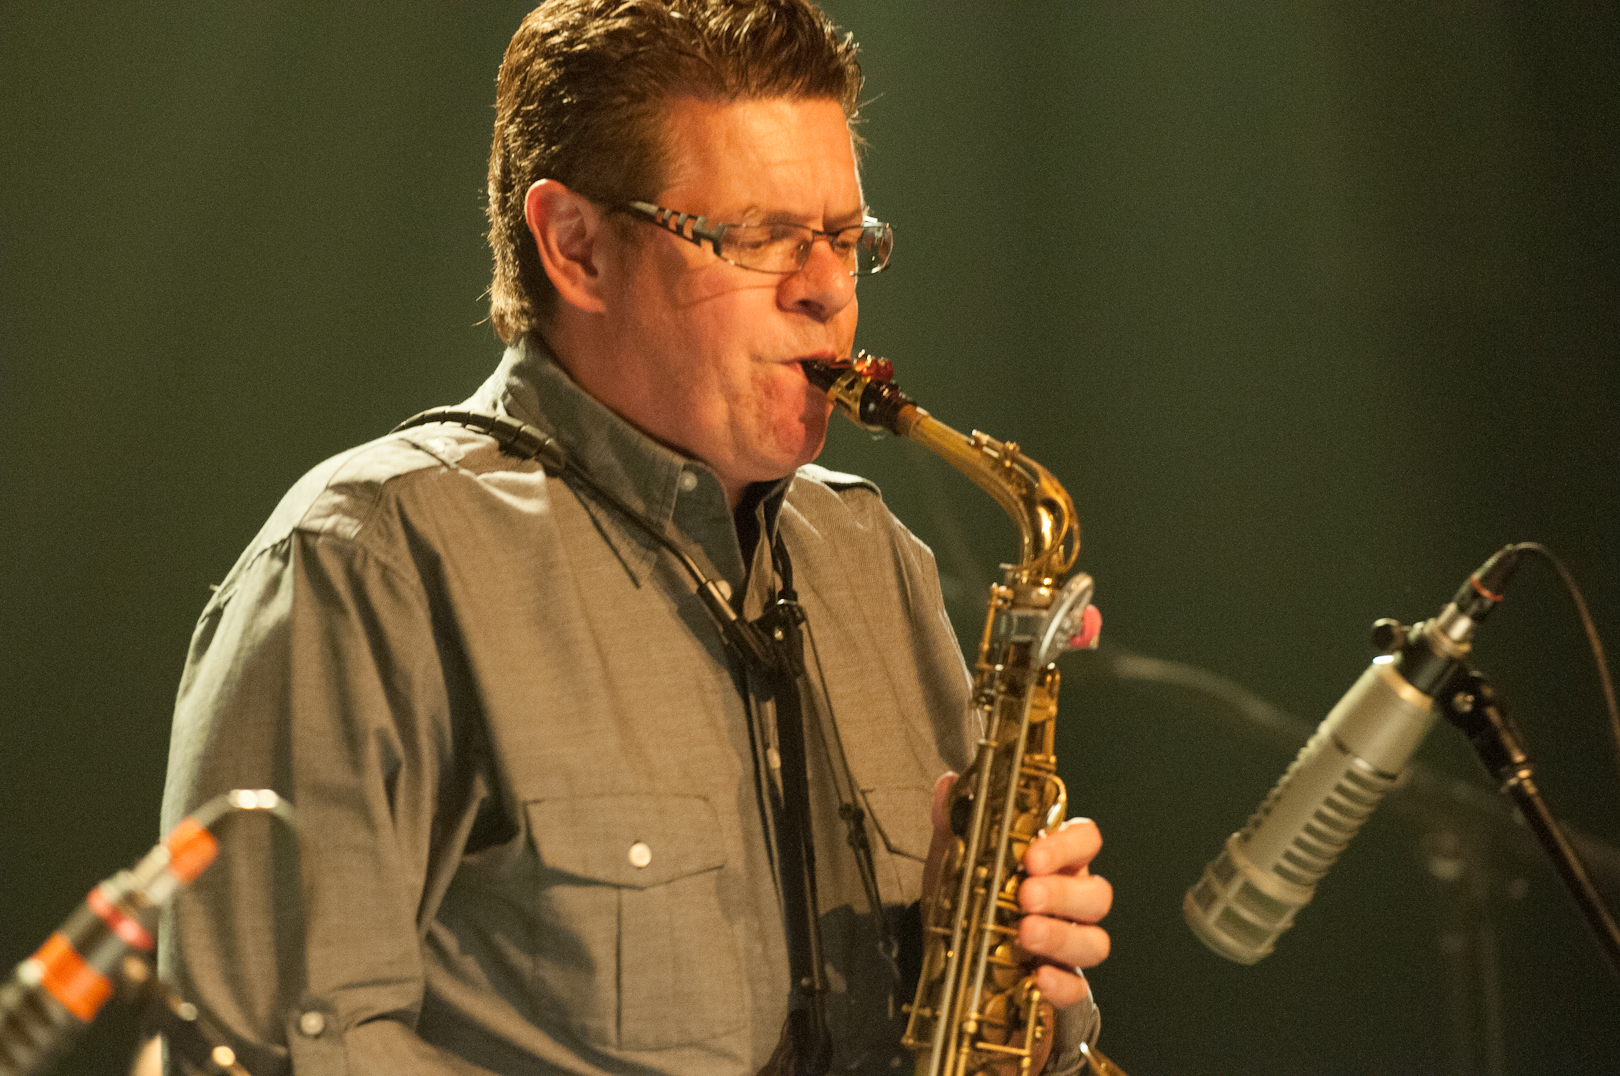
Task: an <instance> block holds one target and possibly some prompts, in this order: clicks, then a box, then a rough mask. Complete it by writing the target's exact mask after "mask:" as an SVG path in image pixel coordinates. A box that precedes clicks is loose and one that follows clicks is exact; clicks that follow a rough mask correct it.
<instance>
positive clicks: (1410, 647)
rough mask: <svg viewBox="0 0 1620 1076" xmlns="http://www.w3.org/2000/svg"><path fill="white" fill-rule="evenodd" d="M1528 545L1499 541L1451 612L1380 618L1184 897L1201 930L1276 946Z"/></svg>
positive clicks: (1209, 941) (1419, 730)
mask: <svg viewBox="0 0 1620 1076" xmlns="http://www.w3.org/2000/svg"><path fill="white" fill-rule="evenodd" d="M1520 555H1521V551H1520V548H1519V547H1518V546H1514V545H1509V546H1505V547H1503V548H1502V549H1500V550H1498V551H1497V552H1496V553H1495V554H1494V555H1493V556H1492V557H1491V558H1490V559H1489V560H1487V561H1486V562H1485V563H1484V564H1483V565H1481V566H1480V569H1479V570H1478V571H1476V572H1474V573H1473V574H1471V575H1470V576H1469V577H1468V579H1467V580H1466V581H1465V582H1464V583H1463V584H1462V586H1461V587H1459V588H1458V589H1457V593H1456V595H1455V596H1453V597H1452V599H1451V601H1450V603H1449V604H1447V605H1446V607H1445V608H1444V609H1443V610H1441V612H1440V615H1439V616H1437V617H1435V618H1434V619H1433V620H1431V621H1428V622H1426V623H1422V624H1417V625H1414V626H1413V628H1412V629H1411V631H1410V632H1408V631H1407V630H1406V629H1405V628H1403V627H1402V626H1401V625H1400V624H1399V623H1398V622H1396V621H1393V620H1380V621H1378V623H1376V624H1375V625H1373V639H1374V644H1375V645H1377V646H1378V648H1379V649H1380V650H1381V651H1382V653H1380V654H1379V655H1378V656H1377V657H1375V658H1373V660H1372V664H1371V665H1369V666H1368V667H1367V670H1366V672H1364V673H1362V674H1361V677H1360V679H1358V680H1357V681H1356V682H1355V683H1354V684H1353V685H1352V686H1351V688H1350V690H1349V691H1347V692H1345V694H1344V697H1343V698H1341V699H1340V700H1339V702H1338V705H1336V706H1334V707H1333V709H1332V711H1330V712H1329V713H1328V715H1327V717H1326V718H1325V719H1324V720H1323V721H1322V724H1321V725H1320V726H1318V727H1317V730H1316V732H1315V734H1313V735H1312V736H1311V738H1310V739H1309V740H1308V741H1307V742H1306V744H1305V746H1304V747H1303V748H1301V749H1300V752H1299V755H1298V756H1297V757H1296V758H1295V759H1294V761H1293V764H1292V765H1290V766H1289V767H1288V770H1287V772H1285V773H1284V774H1283V776H1282V779H1281V780H1279V781H1278V782H1277V785H1276V787H1275V788H1273V789H1272V790H1271V794H1270V795H1268V796H1267V797H1266V799H1265V801H1264V802H1263V803H1261V804H1260V807H1259V809H1258V810H1256V811H1255V812H1254V814H1253V815H1252V816H1250V818H1249V821H1248V822H1247V823H1246V824H1245V825H1244V827H1243V829H1241V830H1239V831H1238V832H1237V833H1234V834H1232V835H1231V836H1230V837H1228V838H1227V839H1226V846H1225V848H1224V849H1223V850H1222V852H1221V854H1220V855H1219V856H1218V857H1217V858H1216V859H1215V860H1214V862H1212V863H1210V864H1209V866H1207V867H1205V868H1204V873H1203V875H1202V877H1200V878H1199V880H1198V882H1197V884H1195V885H1194V886H1193V887H1192V888H1191V889H1189V890H1188V891H1187V896H1186V897H1185V898H1184V899H1183V900H1182V903H1181V910H1182V914H1183V915H1184V916H1185V918H1186V920H1187V925H1188V926H1189V927H1191V928H1192V932H1193V933H1194V934H1196V935H1198V938H1199V940H1201V941H1202V942H1203V943H1204V944H1205V945H1207V946H1209V947H1210V948H1211V949H1213V950H1214V951H1215V952H1216V953H1218V954H1219V955H1221V956H1224V957H1226V958H1227V959H1228V960H1234V961H1236V962H1237V963H1239V964H1254V963H1257V962H1259V961H1260V960H1261V959H1263V958H1265V957H1266V956H1268V955H1270V953H1271V951H1272V949H1273V948H1275V946H1276V943H1277V938H1278V937H1279V936H1280V935H1281V934H1282V932H1283V931H1285V930H1287V929H1288V928H1289V927H1290V926H1292V925H1293V922H1294V916H1295V914H1296V913H1298V911H1299V910H1300V909H1301V908H1303V907H1304V906H1305V905H1306V904H1308V903H1309V902H1310V899H1311V897H1312V896H1314V895H1315V893H1316V883H1317V882H1319V881H1320V880H1321V879H1322V876H1323V875H1324V874H1326V873H1327V871H1328V868H1329V867H1331V866H1333V863H1334V861H1335V860H1336V859H1338V858H1339V854H1340V853H1341V852H1343V851H1344V849H1345V846H1346V845H1348V844H1349V843H1350V839H1351V838H1352V837H1354V836H1355V835H1356V832H1357V831H1358V830H1359V829H1360V828H1361V825H1362V823H1363V822H1365V821H1366V820H1367V818H1368V816H1370V815H1371V814H1372V812H1373V810H1374V808H1376V807H1377V806H1378V804H1379V802H1380V801H1381V800H1382V799H1383V798H1384V794H1385V793H1387V792H1388V791H1389V790H1390V788H1391V787H1393V786H1394V784H1395V783H1396V781H1397V780H1398V779H1399V777H1400V775H1401V772H1402V771H1403V770H1404V769H1406V764H1407V763H1408V762H1409V761H1410V760H1411V758H1412V754H1413V753H1414V752H1415V751H1416V750H1417V748H1418V745H1419V744H1420V743H1422V742H1423V737H1424V736H1425V735H1427V734H1428V731H1429V729H1430V727H1432V726H1433V724H1434V722H1435V718H1436V717H1437V716H1438V712H1437V710H1436V708H1435V706H1434V700H1435V698H1436V697H1438V696H1440V695H1441V694H1442V692H1443V691H1445V690H1446V688H1447V686H1448V684H1450V682H1451V681H1452V679H1453V677H1454V676H1456V674H1457V673H1458V672H1459V671H1460V670H1462V669H1464V668H1465V667H1466V665H1465V659H1466V657H1467V654H1468V651H1469V649H1470V646H1471V640H1472V638H1473V634H1474V627H1475V626H1476V625H1477V624H1478V623H1479V622H1480V621H1482V620H1484V618H1485V617H1486V616H1487V615H1489V613H1490V611H1491V610H1492V609H1494V608H1495V607H1496V605H1497V603H1498V602H1500V601H1501V600H1502V590H1503V588H1504V587H1505V586H1506V585H1507V582H1508V580H1509V579H1510V578H1511V577H1512V575H1513V572H1514V570H1515V569H1516V568H1517V567H1518V564H1519V557H1520Z"/></svg>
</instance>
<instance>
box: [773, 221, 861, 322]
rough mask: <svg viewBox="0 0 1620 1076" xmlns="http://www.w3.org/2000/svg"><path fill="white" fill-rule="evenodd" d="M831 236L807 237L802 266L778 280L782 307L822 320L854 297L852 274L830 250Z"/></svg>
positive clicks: (840, 308) (842, 307) (846, 304)
mask: <svg viewBox="0 0 1620 1076" xmlns="http://www.w3.org/2000/svg"><path fill="white" fill-rule="evenodd" d="M832 240H833V237H832V236H829V235H818V236H816V237H815V238H814V239H813V240H811V243H810V253H809V254H807V255H806V256H805V262H804V266H803V268H801V269H800V270H799V271H798V272H796V273H793V274H792V275H790V276H788V277H787V278H786V279H784V280H783V281H782V285H781V288H780V290H779V292H778V294H779V295H780V296H781V300H782V305H783V306H784V307H788V308H790V309H794V310H798V311H799V312H801V313H804V314H807V315H809V316H810V317H813V318H815V319H816V320H817V321H826V320H827V319H828V318H831V317H832V316H833V315H834V314H837V313H838V312H839V311H840V310H842V309H844V307H846V306H848V305H849V304H850V303H851V302H852V301H853V300H854V298H855V278H854V277H853V276H852V275H850V271H849V266H847V265H845V264H844V260H843V259H842V258H840V257H839V256H838V255H837V254H836V253H834V251H833V246H832ZM823 241H825V242H823Z"/></svg>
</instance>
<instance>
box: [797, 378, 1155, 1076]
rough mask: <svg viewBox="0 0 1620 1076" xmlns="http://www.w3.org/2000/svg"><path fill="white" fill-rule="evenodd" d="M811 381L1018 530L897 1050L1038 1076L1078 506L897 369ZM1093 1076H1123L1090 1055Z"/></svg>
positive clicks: (929, 1071) (1088, 588)
mask: <svg viewBox="0 0 1620 1076" xmlns="http://www.w3.org/2000/svg"><path fill="white" fill-rule="evenodd" d="M804 368H805V374H806V376H807V377H808V378H809V380H810V382H811V384H813V385H815V386H816V387H817V388H820V389H821V390H823V391H824V392H826V393H827V395H828V396H829V397H830V398H831V400H832V401H833V404H834V406H835V407H836V408H837V409H838V410H839V411H842V412H843V413H844V414H845V416H847V417H848V418H850V419H851V420H852V421H854V422H855V423H856V424H857V425H859V426H861V427H863V428H864V429H867V430H871V431H874V432H875V431H879V430H888V431H890V432H891V433H894V434H896V435H898V436H900V437H905V438H907V439H909V440H912V441H915V442H917V443H918V444H920V445H922V446H923V447H924V448H927V449H929V450H930V451H932V452H934V453H936V454H938V455H939V456H941V457H943V458H944V459H945V461H946V462H947V463H949V464H950V465H951V466H953V467H955V468H956V469H957V470H959V471H961V472H962V473H963V474H964V475H966V476H967V477H968V478H969V479H971V480H972V481H973V482H974V483H975V484H976V485H978V486H979V488H981V489H983V490H984V491H985V492H986V493H988V494H989V495H990V496H991V497H993V498H995V500H996V502H997V503H998V504H1000V505H1001V507H1002V508H1003V509H1004V510H1005V511H1006V512H1007V514H1008V515H1009V516H1011V517H1012V519H1013V522H1014V523H1016V524H1017V525H1018V530H1019V534H1020V536H1021V542H1022V545H1021V548H1020V551H1019V561H1018V563H1017V564H1007V565H1002V578H1001V581H1000V582H999V583H996V584H993V585H992V586H991V588H990V605H989V610H988V613H987V615H986V617H985V624H984V634H983V637H982V639H981V641H980V643H979V657H978V662H977V664H976V668H975V672H974V678H973V699H974V705H975V706H976V707H977V709H978V713H979V720H980V726H981V728H982V729H983V730H984V731H983V738H982V739H981V740H980V741H979V748H978V754H977V757H976V758H975V759H974V761H973V764H972V765H971V766H969V767H968V769H967V772H965V773H964V774H962V776H961V777H960V778H958V779H957V781H956V784H955V785H954V786H953V787H952V789H951V793H950V799H949V801H948V806H949V809H950V820H951V829H952V831H953V832H954V834H955V839H954V840H953V841H952V846H951V848H950V849H949V851H948V853H947V855H946V860H945V863H944V865H943V870H942V871H941V873H940V879H939V883H938V885H937V887H936V890H935V894H934V900H933V905H932V907H931V908H926V909H925V910H924V924H923V932H924V939H923V964H922V974H921V977H920V978H919V981H918V983H917V996H916V998H915V1000H914V1001H913V1002H912V1004H911V1005H910V1006H908V1007H907V1011H908V1012H909V1013H910V1018H909V1020H908V1022H907V1025H906V1031H905V1035H904V1038H903V1039H902V1042H903V1043H904V1044H905V1045H906V1046H907V1047H908V1048H909V1049H911V1050H912V1051H913V1052H914V1053H915V1054H916V1055H917V1067H916V1073H917V1076H978V1074H985V1076H989V1074H991V1073H1006V1072H1017V1073H1018V1074H1019V1076H1032V1066H1033V1063H1034V1059H1035V1056H1036V1053H1037V1050H1038V1049H1039V1048H1040V1047H1041V1044H1042V1042H1043V1040H1047V1041H1049V1040H1050V1037H1051V1034H1052V1007H1051V1006H1050V1005H1049V1004H1043V999H1042V995H1041V991H1040V989H1039V988H1038V987H1037V986H1036V985H1035V978H1034V975H1033V973H1032V972H1031V971H1029V969H1028V968H1027V966H1026V963H1025V961H1026V960H1027V957H1028V954H1026V953H1024V952H1023V951H1022V950H1020V949H1019V948H1018V946H1017V933H1018V921H1019V919H1020V918H1021V916H1022V913H1021V912H1020V910H1019V907H1018V888H1019V885H1020V884H1021V883H1022V882H1023V879H1024V872H1023V859H1024V852H1025V850H1026V849H1027V848H1028V847H1029V844H1030V842H1031V841H1032V840H1034V839H1035V837H1036V836H1037V835H1039V833H1040V832H1041V831H1042V830H1043V829H1047V828H1050V827H1053V826H1056V825H1057V824H1058V823H1059V822H1061V821H1062V819H1063V818H1064V817H1065V813H1066V809H1067V806H1068V802H1067V792H1066V790H1065V789H1064V786H1063V780H1062V779H1061V778H1060V777H1058V775H1057V755H1056V749H1055V734H1056V726H1057V721H1056V718H1057V693H1058V670H1057V667H1056V665H1055V664H1054V662H1055V661H1056V659H1057V657H1058V655H1059V654H1060V653H1062V652H1063V651H1064V650H1067V649H1069V648H1070V647H1071V646H1072V645H1076V644H1077V643H1078V642H1079V638H1080V635H1081V633H1082V621H1083V619H1084V614H1085V612H1086V610H1087V607H1088V606H1089V605H1090V602H1091V593H1092V586H1093V585H1092V580H1091V577H1090V576H1088V575H1086V574H1084V573H1076V574H1074V575H1072V576H1071V575H1070V574H1069V573H1070V569H1071V568H1073V566H1074V562H1075V559H1076V558H1077V557H1078V556H1079V553H1080V526H1079V523H1078V521H1077V520H1076V518H1075V511H1074V501H1073V499H1072V498H1071V497H1070V496H1069V494H1068V492H1067V491H1066V490H1065V489H1064V488H1063V487H1062V486H1061V485H1060V484H1059V483H1058V481H1057V480H1056V479H1055V478H1053V477H1052V475H1051V473H1050V472H1049V471H1047V470H1046V468H1044V467H1042V466H1041V465H1040V464H1038V463H1036V462H1035V461H1034V460H1031V459H1029V458H1027V457H1025V456H1024V455H1022V454H1021V453H1020V452H1019V450H1018V446H1017V445H1016V444H1014V443H1010V442H1001V441H997V440H996V439H995V438H993V437H990V436H988V435H986V434H983V433H980V432H978V431H977V430H975V431H974V432H973V434H972V435H971V436H964V435H963V434H961V433H959V432H957V431H956V430H953V429H951V427H949V426H947V425H945V424H944V423H942V422H940V421H939V420H938V419H936V418H934V417H933V416H932V415H930V414H929V413H928V412H927V411H925V410H923V409H922V408H921V407H918V406H917V404H916V403H915V401H913V400H911V399H910V398H909V397H907V396H906V395H905V394H904V393H903V392H901V391H900V389H899V388H898V387H897V386H895V385H894V384H893V383H892V381H891V378H892V377H893V373H894V368H893V366H892V365H891V364H890V363H889V361H888V360H887V359H880V358H874V357H871V356H868V355H867V354H866V353H865V352H861V353H860V354H859V355H857V356H856V357H855V358H854V359H852V360H843V361H838V362H807V363H805V364H804ZM1082 1049H1083V1050H1084V1051H1085V1053H1086V1059H1087V1064H1088V1065H1089V1067H1090V1071H1091V1072H1092V1073H1094V1074H1095V1076H1124V1073H1123V1072H1122V1071H1121V1070H1120V1069H1119V1068H1118V1067H1117V1066H1115V1065H1114V1064H1113V1063H1112V1062H1110V1061H1109V1060H1108V1059H1107V1058H1105V1057H1103V1056H1102V1055H1101V1054H1099V1053H1098V1052H1097V1051H1095V1050H1092V1049H1090V1047H1089V1046H1083V1047H1082Z"/></svg>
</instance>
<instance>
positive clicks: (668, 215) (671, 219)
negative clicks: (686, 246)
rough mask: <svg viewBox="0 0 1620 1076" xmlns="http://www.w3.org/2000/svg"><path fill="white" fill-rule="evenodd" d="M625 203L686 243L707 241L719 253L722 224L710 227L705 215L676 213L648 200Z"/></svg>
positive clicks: (722, 230)
mask: <svg viewBox="0 0 1620 1076" xmlns="http://www.w3.org/2000/svg"><path fill="white" fill-rule="evenodd" d="M627 204H628V205H629V206H630V208H631V209H634V210H635V211H636V212H637V213H638V214H640V215H641V216H643V217H645V218H646V219H647V220H650V221H652V222H653V223H654V224H656V225H658V226H659V227H660V228H665V229H668V230H669V231H670V232H673V233H674V234H675V235H678V236H680V237H681V238H682V239H684V240H686V241H687V242H688V243H694V244H696V245H697V246H700V247H701V246H702V245H703V244H704V242H705V241H707V242H708V244H709V245H710V246H712V247H713V248H714V252H715V253H716V254H719V253H720V239H721V237H722V236H724V235H725V234H726V226H725V225H724V224H722V225H720V227H718V228H711V227H710V226H709V218H707V217H700V216H697V215H696V214H693V213H677V212H675V210H673V209H664V208H663V207H661V206H655V205H653V204H652V203H650V202H629V203H627ZM688 223H690V224H691V225H692V227H691V230H690V231H688V230H687V227H686V226H687V224H688Z"/></svg>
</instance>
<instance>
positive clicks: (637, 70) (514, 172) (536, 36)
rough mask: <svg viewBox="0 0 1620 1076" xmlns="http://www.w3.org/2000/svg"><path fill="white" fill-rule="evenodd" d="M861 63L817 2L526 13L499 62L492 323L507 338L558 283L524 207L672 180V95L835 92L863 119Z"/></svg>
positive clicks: (713, 2) (688, 0)
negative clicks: (668, 137)
mask: <svg viewBox="0 0 1620 1076" xmlns="http://www.w3.org/2000/svg"><path fill="white" fill-rule="evenodd" d="M860 89H861V67H860V64H859V62H858V61H857V60H856V45H855V41H854V38H853V36H852V35H848V34H846V35H843V36H840V35H839V34H838V32H837V29H836V28H835V27H834V26H833V24H832V22H831V21H830V20H828V18H827V16H826V15H825V14H823V13H822V12H821V10H820V9H819V8H817V7H816V6H815V4H814V3H813V2H812V0H552V2H550V3H546V4H542V5H541V6H540V7H538V8H536V9H535V10H534V11H532V12H530V13H529V15H528V17H527V18H525V19H524V20H523V25H521V26H520V27H518V31H517V33H516V34H515V35H513V37H512V43H511V44H510V45H508V46H507V48H506V57H505V59H503V60H502V61H501V73H500V76H499V78H498V80H497V83H496V91H495V138H494V144H493V145H492V146H491V148H490V153H489V245H490V249H491V251H492V252H493V253H494V256H495V273H494V279H493V280H492V281H491V283H490V288H489V311H490V320H492V321H493V322H494V323H495V331H496V332H497V333H499V334H500V337H501V339H502V340H504V341H506V342H507V343H511V342H512V341H514V340H515V339H516V338H517V337H519V336H521V335H522V334H524V333H525V332H528V331H530V330H532V329H534V328H535V327H536V326H537V325H538V324H539V323H540V322H541V320H542V319H543V318H544V317H545V316H546V315H547V314H548V313H549V312H550V308H551V304H552V302H553V300H554V299H555V297H556V290H555V289H554V288H553V287H552V285H551V281H550V280H549V279H548V278H547V277H546V272H545V269H544V268H543V267H542V266H541V264H540V254H539V250H538V249H537V248H536V247H535V242H534V236H533V235H531V234H530V232H529V228H528V224H527V223H526V221H525V220H524V216H523V202H524V198H525V196H526V194H527V193H528V190H529V188H530V187H531V186H533V185H534V184H535V183H536V182H537V181H539V180H541V179H555V180H557V181H559V182H561V183H563V184H564V185H566V186H567V187H569V188H570V189H572V190H575V191H578V192H579V193H580V194H583V195H585V196H586V197H588V198H590V199H591V200H593V201H596V202H599V203H603V204H606V205H613V204H617V203H620V202H625V201H629V200H631V199H651V198H653V197H654V196H656V194H657V192H658V190H659V189H660V188H662V187H663V186H664V183H663V176H664V173H665V169H666V164H667V154H668V147H667V146H665V145H664V142H663V139H662V138H661V135H660V122H661V120H662V119H663V116H664V110H665V105H666V102H667V101H668V100H669V99H670V98H672V97H677V96H691V97H697V98H700V99H704V100H721V101H728V100H747V99H757V98H763V97H796V98H828V99H831V100H835V101H837V102H839V104H840V105H842V106H843V109H844V115H845V117H846V118H848V119H849V120H850V121H853V120H854V118H855V112H856V108H857V104H858V101H857V98H858V96H859V94H860Z"/></svg>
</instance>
